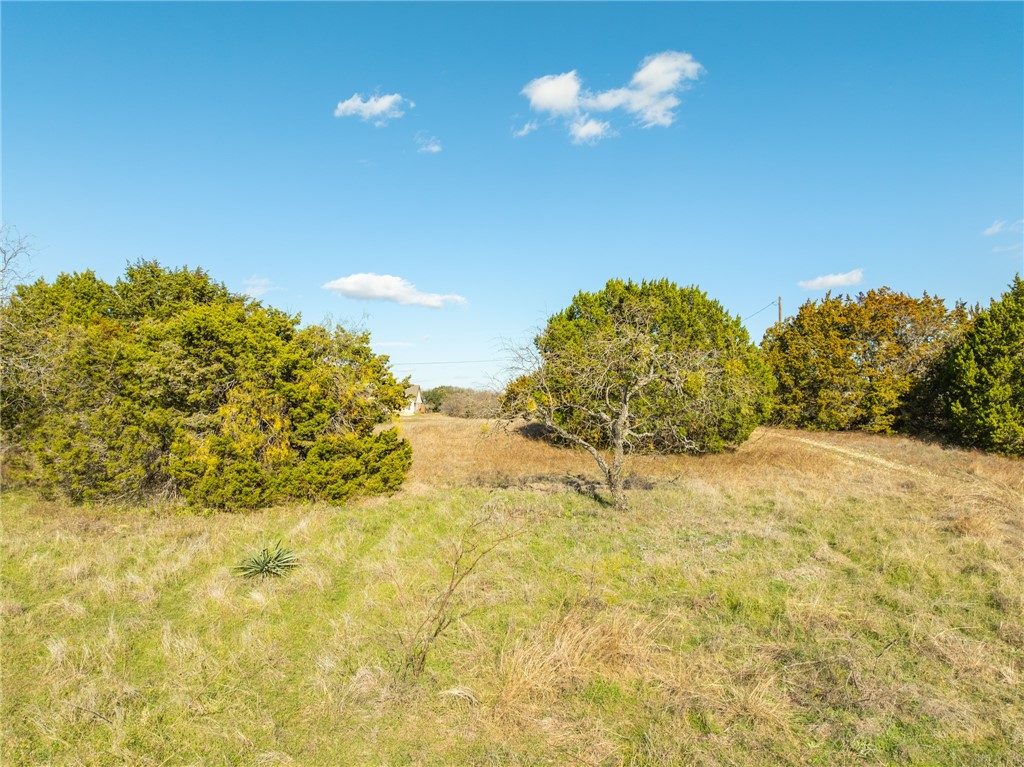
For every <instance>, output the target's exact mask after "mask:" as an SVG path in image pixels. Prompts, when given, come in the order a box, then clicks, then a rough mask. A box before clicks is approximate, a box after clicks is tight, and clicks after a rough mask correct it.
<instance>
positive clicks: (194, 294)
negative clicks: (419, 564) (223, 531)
mask: <svg viewBox="0 0 1024 767" xmlns="http://www.w3.org/2000/svg"><path fill="white" fill-rule="evenodd" d="M0 311H2V318H3V319H4V322H5V324H6V323H8V322H10V323H12V324H13V326H15V327H17V328H18V332H17V333H14V334H11V335H10V336H9V337H8V336H7V335H5V338H4V359H5V363H4V364H5V373H8V372H9V375H5V376H4V379H3V381H2V382H0V402H2V405H3V408H4V418H3V422H2V426H0V428H2V432H3V438H4V444H5V446H7V447H9V448H11V449H13V450H15V451H17V452H18V453H19V454H20V455H21V456H22V457H23V459H24V463H25V466H26V471H27V472H28V473H29V474H30V476H31V478H32V479H33V480H34V481H36V482H38V483H39V484H40V485H41V486H42V487H43V488H45V489H48V490H51V491H56V492H61V493H63V494H64V495H66V496H67V497H68V498H70V499H71V500H73V501H93V500H96V501H104V500H123V501H137V500H142V499H144V498H147V497H152V496H166V497H179V496H180V497H183V498H184V499H185V500H187V501H188V502H189V503H191V504H193V505H196V506H204V507H212V508H236V507H237V508H252V507H258V506H264V505H267V504H270V503H274V502H276V501H280V500H287V499H290V498H298V499H321V500H329V501H340V500H343V499H344V498H347V497H349V496H350V495H353V494H356V493H363V492H382V491H388V490H392V489H394V488H396V487H397V486H398V485H399V484H400V483H401V481H402V478H403V477H404V474H405V471H406V470H407V469H408V467H409V465H410V463H411V448H410V446H409V444H408V443H407V442H405V441H404V440H400V439H399V438H398V437H397V435H396V434H395V433H394V432H393V431H384V432H382V433H375V428H374V427H375V426H377V425H379V424H382V423H385V422H387V421H389V420H390V419H391V417H392V413H393V412H394V410H396V409H398V408H399V407H400V406H401V404H403V402H404V386H403V384H402V383H400V382H398V381H396V380H395V379H394V377H393V376H392V374H391V372H390V370H388V368H387V358H385V357H379V356H377V355H374V354H373V352H372V351H371V350H370V347H369V339H368V337H367V336H366V335H364V334H358V333H350V332H348V331H346V330H344V329H342V328H325V327H320V326H316V325H314V326H310V327H306V328H300V327H299V318H298V317H296V316H292V315H288V314H285V313H284V312H281V311H278V310H276V309H273V308H270V307H265V306H262V305H261V304H260V303H259V302H257V301H253V300H251V299H248V298H246V297H244V296H239V295H235V294H233V293H231V292H230V291H228V290H227V289H226V288H225V287H224V286H223V285H221V284H220V283H217V282H214V281H213V280H211V279H210V277H209V276H208V275H207V274H206V273H205V272H204V271H202V270H199V269H196V270H189V269H178V270H168V269H164V268H163V267H161V266H159V264H157V263H155V262H147V261H142V262H138V263H136V264H133V265H131V266H129V267H128V269H127V271H126V273H125V276H124V277H123V278H122V279H120V280H118V282H117V283H116V284H115V285H109V284H107V283H105V282H103V281H102V280H100V279H98V278H97V277H96V275H95V274H93V273H92V272H83V273H76V274H72V275H67V274H62V275H60V276H59V277H58V278H57V279H56V280H54V282H53V283H47V282H45V281H42V280H39V281H37V282H35V283H32V284H30V285H22V286H19V287H18V288H17V289H16V290H15V291H14V293H13V295H12V296H11V298H10V300H9V301H7V302H6V303H5V304H4V305H3V306H2V309H0Z"/></svg>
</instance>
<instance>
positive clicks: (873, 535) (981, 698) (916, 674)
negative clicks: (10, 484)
mask: <svg viewBox="0 0 1024 767" xmlns="http://www.w3.org/2000/svg"><path fill="white" fill-rule="evenodd" d="M822 481H823V482H827V481H828V480H827V478H824V479H823V480H822ZM631 503H632V508H631V510H630V511H629V512H628V513H621V512H616V511H614V510H611V509H608V508H606V507H604V506H601V505H599V504H598V503H596V502H595V501H593V500H591V499H589V498H586V497H582V496H580V495H576V494H572V493H552V492H537V491H529V490H488V489H486V488H475V489H458V488H456V489H447V490H443V491H442V490H428V491H423V492H422V493H421V494H418V495H414V494H408V495H402V496H398V497H396V498H393V499H390V500H376V501H366V502H361V503H355V504H352V505H347V506H344V507H341V508H330V507H312V506H310V507H295V508H280V509H273V510H269V511H264V512H258V513H252V514H246V515H228V514H221V515H215V516H210V517H202V518H200V517H192V516H176V515H173V514H167V513H164V514H158V513H152V512H147V511H143V510H111V509H104V508H66V507H62V506H59V505H56V504H53V503H47V502H43V501H40V500H37V499H35V498H34V497H32V496H30V495H25V494H8V495H7V496H6V497H5V498H4V499H3V523H4V530H3V569H2V577H3V591H2V594H0V597H2V601H0V615H2V619H3V637H2V639H3V702H2V712H0V714H2V715H0V718H2V722H3V724H2V727H3V741H2V743H3V752H2V760H0V761H2V763H3V764H4V765H5V767H7V766H9V765H47V764H52V765H113V764H132V765H154V767H155V766H156V765H168V766H171V765H221V764H223V765H252V764H261V765H262V764H266V765H272V764H295V765H364V764H365V765H455V764H468V765H542V764H550V765H562V764H592V765H685V764H695V765H721V764H743V765H748V764H749V765H778V764H792V765H834V764H850V765H884V764H907V765H911V764H914V765H917V764H920V765H972V766H973V765H1017V764H1024V759H1022V757H1021V754H1024V676H1022V674H1024V614H1022V601H1024V598H1022V595H1024V565H1022V560H1021V549H1020V539H1021V538H1020V527H1019V524H1018V525H1017V527H1013V525H1012V524H1011V525H1010V526H1008V527H1007V526H1005V525H1004V526H1003V527H999V528H998V529H997V530H996V532H994V533H993V532H992V531H991V530H989V531H988V532H987V533H986V534H985V535H966V534H962V533H957V532H955V531H953V530H951V529H950V525H949V522H948V519H947V516H948V514H947V512H948V507H947V506H944V505H943V504H944V503H945V501H943V500H942V499H941V498H939V497H937V496H936V497H933V496H930V495H927V494H922V493H919V492H915V491H908V490H906V489H904V488H901V487H900V486H898V485H896V484H888V485H887V484H885V483H882V484H881V485H879V483H877V482H875V483H872V482H862V483H858V482H852V483H847V484H843V485H837V484H835V483H834V482H832V483H831V484H829V485H828V487H827V488H824V489H823V488H817V489H815V488H814V487H801V488H795V487H793V486H791V485H786V484H784V483H783V484H778V485H776V486H772V487H762V488H761V489H754V488H750V487H736V486H732V485H726V484H723V483H719V484H716V483H715V482H714V481H711V480H701V481H693V482H683V483H675V484H666V485H662V486H659V487H657V488H655V489H654V490H650V491H642V492H641V491H637V492H635V493H633V494H632V496H631ZM485 510H488V511H489V512H490V514H491V516H490V518H489V521H488V522H487V523H486V525H484V527H483V528H482V529H481V530H479V531H477V533H475V535H477V537H478V538H479V539H480V540H487V539H490V538H493V537H495V536H499V535H501V534H503V533H505V532H508V531H509V530H513V529H520V528H522V529H524V530H525V532H524V533H523V534H522V535H518V536H516V537H514V538H511V539H510V540H508V541H506V542H505V543H503V544H502V545H501V546H499V547H498V548H497V549H495V550H494V551H493V552H492V553H491V554H489V555H488V556H487V558H485V559H484V560H483V561H482V562H481V564H480V565H479V567H478V569H477V570H476V571H475V572H474V573H473V575H472V576H470V578H468V579H467V580H466V581H465V583H464V584H463V587H462V588H461V590H460V592H459V593H458V595H457V599H456V604H455V606H456V608H457V619H456V620H454V621H453V622H452V623H451V625H450V626H449V627H448V628H447V629H446V630H445V631H444V633H443V634H442V635H441V636H440V638H439V639H438V640H437V641H436V642H435V643H434V644H433V645H431V648H430V653H429V656H428V658H427V663H426V667H425V671H424V673H423V674H422V675H420V676H418V677H415V678H405V677H403V675H402V673H401V671H402V661H403V647H404V646H405V644H404V643H406V642H407V641H408V639H409V637H410V636H411V633H412V632H414V631H415V630H416V628H417V626H418V625H419V624H420V623H421V621H422V620H423V618H424V616H425V615H426V614H427V611H428V610H429V608H430V605H431V602H432V600H433V599H434V597H435V596H436V595H437V594H438V593H439V590H440V589H442V588H443V586H444V584H445V583H446V582H447V577H448V570H447V566H448V563H449V562H451V553H450V552H451V544H452V543H453V541H455V540H457V539H458V538H459V536H460V535H461V534H462V533H463V531H464V530H466V528H467V526H468V525H470V524H471V523H472V522H473V521H474V520H476V519H479V518H480V517H481V515H482V514H484V512H485ZM1011 521H1012V520H1011ZM279 539H280V540H282V541H284V542H285V543H286V545H287V547H288V548H289V549H291V550H292V551H294V553H295V555H296V556H297V557H298V558H299V560H300V561H301V566H300V567H297V568H294V569H293V570H292V571H291V572H289V573H288V576H287V577H285V578H268V579H247V578H243V577H240V576H239V575H238V574H237V573H235V572H234V571H233V569H232V568H233V567H235V566H236V565H237V564H238V562H240V561H241V560H242V559H243V558H245V557H246V556H249V555H251V554H252V552H253V551H254V550H255V549H256V548H258V546H259V545H261V542H263V541H268V540H270V541H276V540H279Z"/></svg>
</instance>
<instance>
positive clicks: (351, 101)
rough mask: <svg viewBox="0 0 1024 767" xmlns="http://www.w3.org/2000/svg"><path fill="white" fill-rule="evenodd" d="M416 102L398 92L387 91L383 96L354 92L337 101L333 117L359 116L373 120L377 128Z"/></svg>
mask: <svg viewBox="0 0 1024 767" xmlns="http://www.w3.org/2000/svg"><path fill="white" fill-rule="evenodd" d="M415 106H416V104H415V103H413V102H412V101H409V99H407V98H405V97H404V96H402V95H401V94H400V93H389V94H387V95H384V96H370V97H369V98H365V99H364V98H363V94H361V93H354V94H352V96H351V97H350V98H347V99H345V100H344V101H339V102H338V106H337V107H336V108H335V110H334V116H335V117H359V118H360V119H362V120H363V121H365V122H371V121H372V122H373V124H374V125H375V126H377V127H378V128H380V127H383V126H384V125H387V124H388V122H389V121H391V120H397V119H398V118H399V117H401V116H402V115H404V114H405V109H406V108H408V109H412V108H413V107H415Z"/></svg>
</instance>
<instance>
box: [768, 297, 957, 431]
mask: <svg viewBox="0 0 1024 767" xmlns="http://www.w3.org/2000/svg"><path fill="white" fill-rule="evenodd" d="M967 319H968V316H967V312H966V310H965V309H964V307H963V306H959V305H958V306H957V307H956V308H955V309H954V310H953V311H947V310H946V307H945V304H944V302H943V300H942V299H940V298H936V297H934V296H929V295H928V294H927V293H926V294H924V296H922V297H921V298H912V297H910V296H906V295H904V294H902V293H897V292H894V291H892V290H890V289H888V288H882V289H880V290H871V291H868V292H867V293H861V294H859V295H858V296H857V297H856V298H855V299H851V298H850V297H848V296H841V297H833V296H832V295H831V294H828V295H826V296H825V298H823V299H822V300H821V301H820V302H816V301H808V302H807V303H805V304H804V305H803V306H801V307H800V309H799V311H798V312H797V314H796V316H794V317H789V318H787V319H786V320H785V321H783V322H782V323H781V324H778V325H776V326H774V327H772V328H769V330H768V332H767V333H766V334H765V338H764V341H763V343H762V348H763V349H764V350H765V353H766V356H767V359H768V361H769V363H770V364H771V367H772V370H773V372H774V374H775V377H776V379H777V380H778V384H779V386H778V391H777V408H776V414H777V417H778V418H779V419H780V420H781V421H782V423H784V424H787V425H790V426H798V427H802V428H809V429H826V430H844V429H862V430H864V431H870V432H889V431H892V430H893V428H895V427H896V426H898V425H900V420H901V419H903V420H905V419H906V413H905V411H906V408H907V397H908V394H909V393H910V392H911V390H912V389H913V388H914V386H915V384H916V383H917V382H918V381H920V380H922V379H923V378H924V377H926V376H927V375H928V371H929V369H930V367H931V366H932V365H934V364H935V362H936V360H937V359H938V358H939V356H940V354H941V353H942V350H943V349H944V348H945V347H946V346H947V345H948V344H949V343H950V342H951V341H952V340H953V339H955V338H956V337H957V334H958V332H961V331H960V329H961V328H962V327H963V325H964V324H965V323H966V322H967Z"/></svg>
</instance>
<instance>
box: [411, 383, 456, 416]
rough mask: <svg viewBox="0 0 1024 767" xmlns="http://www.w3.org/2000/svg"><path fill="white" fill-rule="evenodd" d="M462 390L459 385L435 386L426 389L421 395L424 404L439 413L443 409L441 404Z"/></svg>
mask: <svg viewBox="0 0 1024 767" xmlns="http://www.w3.org/2000/svg"><path fill="white" fill-rule="evenodd" d="M459 391H462V389H461V388H460V387H458V386H435V387H434V388H433V389H425V390H424V391H423V392H422V393H421V394H420V396H421V397H422V398H423V404H425V405H426V406H427V408H428V409H429V410H430V411H431V412H433V413H437V412H440V410H441V404H442V403H443V402H444V401H445V400H446V399H447V398H448V397H450V396H451V395H452V394H455V393H456V392H459Z"/></svg>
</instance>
